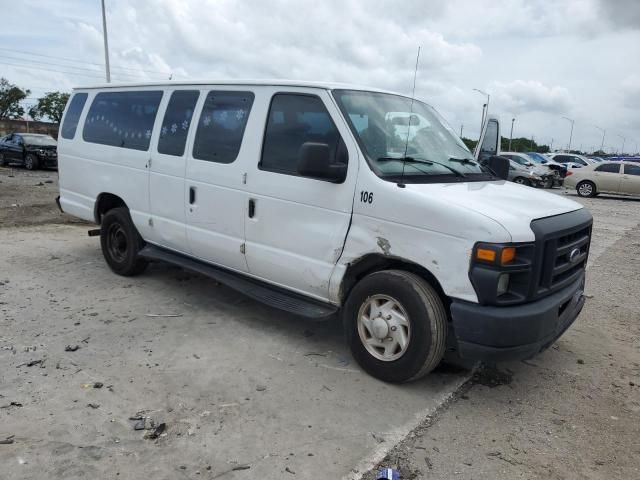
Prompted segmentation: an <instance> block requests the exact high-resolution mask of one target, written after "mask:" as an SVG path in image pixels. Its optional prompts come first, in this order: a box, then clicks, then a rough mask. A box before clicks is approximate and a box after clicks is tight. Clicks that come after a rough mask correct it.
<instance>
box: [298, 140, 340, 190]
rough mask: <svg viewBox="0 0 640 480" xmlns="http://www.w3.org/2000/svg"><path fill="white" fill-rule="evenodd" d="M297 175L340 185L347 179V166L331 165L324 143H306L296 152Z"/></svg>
mask: <svg viewBox="0 0 640 480" xmlns="http://www.w3.org/2000/svg"><path fill="white" fill-rule="evenodd" d="M298 173H299V174H300V175H302V176H303V177H312V178H319V179H323V180H328V181H330V182H333V183H342V182H344V180H345V178H347V164H346V163H338V164H332V163H331V150H330V149H329V145H327V144H326V143H315V142H306V143H303V144H302V146H301V147H300V151H299V152H298Z"/></svg>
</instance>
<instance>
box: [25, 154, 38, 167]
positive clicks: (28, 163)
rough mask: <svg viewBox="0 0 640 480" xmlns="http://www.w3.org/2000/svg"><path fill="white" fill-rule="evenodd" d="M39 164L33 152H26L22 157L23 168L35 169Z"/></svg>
mask: <svg viewBox="0 0 640 480" xmlns="http://www.w3.org/2000/svg"><path fill="white" fill-rule="evenodd" d="M39 166H40V162H39V160H38V157H36V156H35V155H34V154H33V153H27V156H26V157H24V168H26V169H27V170H37V169H38V167H39Z"/></svg>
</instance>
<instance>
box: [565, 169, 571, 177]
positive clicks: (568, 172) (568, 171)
mask: <svg viewBox="0 0 640 480" xmlns="http://www.w3.org/2000/svg"><path fill="white" fill-rule="evenodd" d="M569 175H573V172H572V171H571V170H567V174H566V175H565V176H566V177H568V176H569Z"/></svg>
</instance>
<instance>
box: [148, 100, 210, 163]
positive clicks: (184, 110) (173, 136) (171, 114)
mask: <svg viewBox="0 0 640 480" xmlns="http://www.w3.org/2000/svg"><path fill="white" fill-rule="evenodd" d="M199 96H200V92H199V91H198V90H176V91H175V92H173V93H172V94H171V99H170V100H169V104H168V105H167V111H166V112H165V114H164V120H163V121H162V126H161V127H160V139H159V140H158V153H163V154H165V155H175V156H178V157H181V156H182V155H183V154H184V145H185V143H186V141H187V134H188V133H189V126H190V125H191V119H192V118H193V111H194V109H195V107H196V102H197V101H198V97H199Z"/></svg>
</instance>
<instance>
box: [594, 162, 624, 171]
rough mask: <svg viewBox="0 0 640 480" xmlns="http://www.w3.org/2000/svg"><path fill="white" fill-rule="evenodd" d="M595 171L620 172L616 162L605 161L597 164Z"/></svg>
mask: <svg viewBox="0 0 640 480" xmlns="http://www.w3.org/2000/svg"><path fill="white" fill-rule="evenodd" d="M596 172H609V173H620V165H619V164H616V163H605V164H604V165H598V166H597V167H596Z"/></svg>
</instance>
